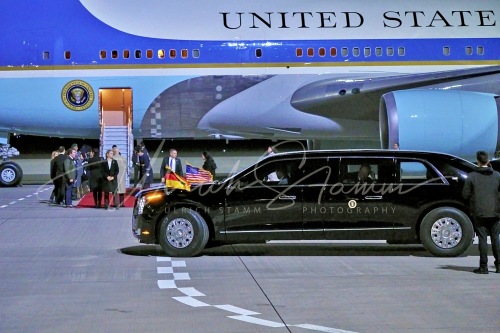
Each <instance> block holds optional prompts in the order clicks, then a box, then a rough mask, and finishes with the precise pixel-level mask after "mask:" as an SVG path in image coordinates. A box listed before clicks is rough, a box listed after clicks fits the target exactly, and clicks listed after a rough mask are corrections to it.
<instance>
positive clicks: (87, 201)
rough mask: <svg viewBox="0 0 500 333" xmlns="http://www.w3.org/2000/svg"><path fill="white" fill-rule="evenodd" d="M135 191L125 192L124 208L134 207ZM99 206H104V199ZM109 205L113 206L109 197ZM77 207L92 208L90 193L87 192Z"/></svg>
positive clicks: (130, 189)
mask: <svg viewBox="0 0 500 333" xmlns="http://www.w3.org/2000/svg"><path fill="white" fill-rule="evenodd" d="M137 191H138V190H137V189H133V188H128V189H127V191H126V192H125V204H124V207H134V199H135V197H134V194H135V193H137ZM102 201H103V202H102V203H101V206H103V205H104V198H103V199H102ZM109 203H110V205H111V206H113V198H111V196H109ZM77 207H81V208H94V197H93V196H92V192H89V193H87V194H85V195H84V196H83V198H81V199H80V201H79V202H78V205H77Z"/></svg>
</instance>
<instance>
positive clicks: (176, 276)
mask: <svg viewBox="0 0 500 333" xmlns="http://www.w3.org/2000/svg"><path fill="white" fill-rule="evenodd" d="M174 280H191V278H190V277H189V273H174Z"/></svg>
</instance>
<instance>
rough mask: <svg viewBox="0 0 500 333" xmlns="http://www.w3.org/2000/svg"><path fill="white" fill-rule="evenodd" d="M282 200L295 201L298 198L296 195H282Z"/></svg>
mask: <svg viewBox="0 0 500 333" xmlns="http://www.w3.org/2000/svg"><path fill="white" fill-rule="evenodd" d="M278 199H280V200H295V199H297V197H296V196H295V195H280V196H279V198H278Z"/></svg>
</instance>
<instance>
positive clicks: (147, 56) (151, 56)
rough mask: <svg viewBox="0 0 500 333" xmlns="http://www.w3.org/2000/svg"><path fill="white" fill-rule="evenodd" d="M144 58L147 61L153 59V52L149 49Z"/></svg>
mask: <svg viewBox="0 0 500 333" xmlns="http://www.w3.org/2000/svg"><path fill="white" fill-rule="evenodd" d="M146 58H148V59H152V58H153V50H151V49H149V50H146Z"/></svg>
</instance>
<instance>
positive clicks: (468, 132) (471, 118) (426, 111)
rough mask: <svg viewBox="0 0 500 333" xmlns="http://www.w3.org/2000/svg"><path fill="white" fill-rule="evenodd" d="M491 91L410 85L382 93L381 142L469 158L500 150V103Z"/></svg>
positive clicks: (402, 147) (383, 144) (390, 146)
mask: <svg viewBox="0 0 500 333" xmlns="http://www.w3.org/2000/svg"><path fill="white" fill-rule="evenodd" d="M495 97H498V96H496V95H493V94H485V93H478V92H470V91H460V90H437V89H411V90H401V91H393V92H390V93H387V94H384V95H383V96H382V98H381V100H380V108H379V122H380V141H381V144H382V148H386V149H387V148H392V145H393V143H394V142H399V145H400V147H401V149H409V150H427V151H439V152H445V153H449V154H453V155H457V156H461V157H465V158H471V157H474V156H475V154H476V152H477V151H478V150H485V151H487V152H489V153H490V154H491V153H493V152H495V151H496V150H499V148H498V147H500V145H499V137H498V134H499V130H498V129H499V115H498V114H499V107H498V105H497V103H496V101H495Z"/></svg>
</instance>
